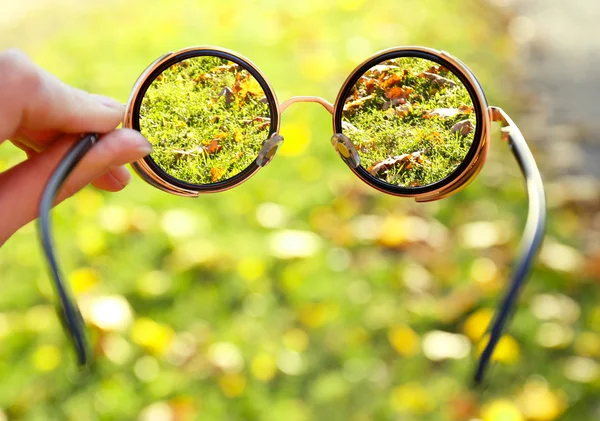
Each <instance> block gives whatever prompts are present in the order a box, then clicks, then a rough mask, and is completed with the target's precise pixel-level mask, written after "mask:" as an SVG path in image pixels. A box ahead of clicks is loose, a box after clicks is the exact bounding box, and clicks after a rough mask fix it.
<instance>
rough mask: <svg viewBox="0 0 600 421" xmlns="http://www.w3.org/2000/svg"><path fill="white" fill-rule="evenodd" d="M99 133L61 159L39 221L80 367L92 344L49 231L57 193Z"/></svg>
mask: <svg viewBox="0 0 600 421" xmlns="http://www.w3.org/2000/svg"><path fill="white" fill-rule="evenodd" d="M98 138H99V136H98V135H97V134H89V135H86V136H84V137H82V138H81V139H80V140H79V141H77V143H75V145H73V147H72V148H71V149H70V150H69V151H68V152H67V154H66V155H65V157H64V158H63V159H62V160H61V161H60V163H59V164H58V167H56V169H55V170H54V172H53V173H52V175H51V176H50V179H49V180H48V184H46V187H45V188H44V192H43V193H42V198H41V201H40V215H39V220H38V234H39V237H40V242H41V244H42V248H43V250H44V254H45V256H46V261H47V262H48V268H49V270H50V277H51V278H52V281H53V282H54V290H55V291H56V294H57V295H58V300H59V303H58V304H59V305H60V307H61V308H60V316H61V317H60V319H61V321H62V323H63V327H64V328H65V329H66V330H67V333H68V336H69V337H70V338H71V340H72V342H73V347H74V348H75V353H76V355H77V363H78V364H79V365H80V366H86V365H88V363H89V362H90V355H89V347H88V342H87V337H86V334H85V323H84V321H83V317H82V316H81V312H80V311H79V307H78V306H77V303H76V301H75V300H74V299H73V296H72V294H71V291H70V289H69V286H68V285H67V284H66V283H65V282H64V280H63V277H62V275H61V273H60V269H59V267H58V262H57V260H56V256H55V254H54V246H53V244H52V235H51V233H50V211H51V209H52V205H53V204H54V202H55V200H56V196H57V194H58V192H59V190H60V188H61V187H62V185H63V183H64V182H65V180H66V178H67V177H68V176H69V174H71V172H72V171H73V169H74V168H75V167H76V166H77V164H78V163H79V161H81V159H82V158H83V157H84V155H85V154H86V153H87V152H88V151H89V150H90V149H91V148H92V146H93V145H94V144H95V143H96V141H97V140H98Z"/></svg>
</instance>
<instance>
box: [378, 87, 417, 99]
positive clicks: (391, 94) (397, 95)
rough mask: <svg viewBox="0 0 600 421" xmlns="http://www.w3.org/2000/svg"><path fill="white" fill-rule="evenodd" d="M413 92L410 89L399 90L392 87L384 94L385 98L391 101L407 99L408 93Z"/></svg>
mask: <svg viewBox="0 0 600 421" xmlns="http://www.w3.org/2000/svg"><path fill="white" fill-rule="evenodd" d="M412 91H413V89H412V88H399V87H397V86H396V87H394V88H392V89H390V90H389V91H387V92H386V93H385V96H386V97H387V98H389V99H391V100H392V101H396V100H400V99H407V98H408V96H409V95H410V93H411V92H412Z"/></svg>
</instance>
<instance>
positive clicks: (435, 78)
mask: <svg viewBox="0 0 600 421" xmlns="http://www.w3.org/2000/svg"><path fill="white" fill-rule="evenodd" d="M419 77H424V78H425V79H429V80H430V81H431V82H432V83H435V84H436V85H438V86H446V85H448V86H451V87H454V86H456V82H454V81H453V80H450V79H448V78H445V77H443V76H440V75H436V74H435V73H430V72H423V73H421V74H419Z"/></svg>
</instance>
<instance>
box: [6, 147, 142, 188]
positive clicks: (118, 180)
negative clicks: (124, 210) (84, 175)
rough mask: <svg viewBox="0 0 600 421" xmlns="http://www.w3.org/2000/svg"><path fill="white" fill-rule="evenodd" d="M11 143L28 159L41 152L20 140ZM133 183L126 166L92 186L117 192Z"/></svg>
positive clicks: (110, 173) (97, 180) (113, 170)
mask: <svg viewBox="0 0 600 421" xmlns="http://www.w3.org/2000/svg"><path fill="white" fill-rule="evenodd" d="M11 142H12V143H13V144H14V145H15V146H16V147H17V148H19V149H21V150H22V151H23V152H25V153H26V154H27V158H32V157H34V156H35V155H37V154H38V153H39V152H38V151H36V150H34V149H32V148H30V147H29V146H26V144H24V143H23V142H21V141H19V140H15V139H13V140H11ZM130 181H131V173H130V172H129V171H128V170H127V168H126V167H125V166H120V167H117V168H115V169H112V170H110V171H109V172H108V173H107V174H104V175H103V176H101V177H100V178H98V179H96V180H94V181H92V185H93V186H94V187H97V188H99V189H102V190H106V191H110V192H117V191H119V190H122V189H123V188H124V187H125V186H126V185H127V184H129V182H130Z"/></svg>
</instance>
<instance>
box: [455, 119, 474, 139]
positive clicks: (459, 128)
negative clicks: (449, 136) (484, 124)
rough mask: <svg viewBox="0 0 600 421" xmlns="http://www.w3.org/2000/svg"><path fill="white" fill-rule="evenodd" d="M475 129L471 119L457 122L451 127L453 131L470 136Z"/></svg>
mask: <svg viewBox="0 0 600 421" xmlns="http://www.w3.org/2000/svg"><path fill="white" fill-rule="evenodd" d="M473 130H475V125H474V124H473V123H472V122H471V120H463V121H459V122H458V123H456V124H455V125H454V126H452V128H451V129H450V132H451V133H459V134H460V135H461V136H468V135H469V134H471V133H473Z"/></svg>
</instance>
